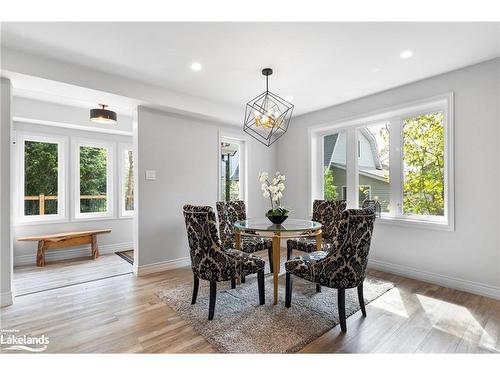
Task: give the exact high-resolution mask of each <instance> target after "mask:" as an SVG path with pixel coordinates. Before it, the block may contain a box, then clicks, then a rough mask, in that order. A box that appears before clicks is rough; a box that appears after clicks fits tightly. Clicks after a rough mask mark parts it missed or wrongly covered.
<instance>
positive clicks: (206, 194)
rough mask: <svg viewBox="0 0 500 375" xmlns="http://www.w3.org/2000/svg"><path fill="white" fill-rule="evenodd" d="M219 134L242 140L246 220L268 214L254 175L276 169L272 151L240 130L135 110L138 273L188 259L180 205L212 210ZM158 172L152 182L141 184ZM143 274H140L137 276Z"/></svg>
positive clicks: (151, 111)
mask: <svg viewBox="0 0 500 375" xmlns="http://www.w3.org/2000/svg"><path fill="white" fill-rule="evenodd" d="M219 132H225V133H226V134H229V133H231V134H235V135H237V136H239V137H243V138H244V139H245V140H246V148H247V166H248V172H247V176H248V184H247V185H248V190H247V205H248V208H247V209H248V214H249V216H263V215H264V212H266V211H267V210H268V207H267V201H266V200H265V199H264V198H263V197H262V196H261V193H260V184H259V183H258V173H259V172H260V171H263V170H266V171H269V172H270V173H272V172H274V171H275V170H276V147H275V146H274V147H270V148H267V147H266V146H263V145H261V144H260V143H258V142H257V141H255V140H253V139H252V138H250V137H245V133H243V130H242V129H241V128H239V127H226V126H223V125H219V124H216V123H211V122H203V121H199V120H195V119H190V118H187V117H181V116H176V115H172V114H167V113H163V112H159V111H155V110H152V109H148V108H145V107H139V109H138V124H137V154H138V155H139V157H138V179H137V184H138V187H137V188H138V191H139V193H138V196H139V201H138V205H137V207H138V212H137V213H136V214H137V223H136V224H137V230H138V236H137V240H138V247H139V271H140V269H141V267H144V266H145V265H151V264H158V263H162V262H168V261H174V260H178V259H185V258H186V257H189V250H188V242H187V236H186V229H185V225H184V217H183V214H182V206H183V205H184V204H187V203H190V204H196V205H209V206H212V207H214V208H215V202H216V201H217V200H218V197H217V184H218V167H219V164H218V163H219V161H218V141H219ZM146 170H156V180H155V181H151V180H145V171H146ZM139 273H141V272H139Z"/></svg>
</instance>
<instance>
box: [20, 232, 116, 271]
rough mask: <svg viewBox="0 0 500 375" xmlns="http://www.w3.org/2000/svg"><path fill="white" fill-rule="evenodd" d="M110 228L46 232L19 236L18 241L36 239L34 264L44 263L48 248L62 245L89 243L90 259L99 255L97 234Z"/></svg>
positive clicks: (41, 265)
mask: <svg viewBox="0 0 500 375" xmlns="http://www.w3.org/2000/svg"><path fill="white" fill-rule="evenodd" d="M110 232H111V229H99V230H87V231H83V232H67V233H56V234H47V235H44V236H30V237H19V238H18V239H17V240H18V241H38V250H37V252H36V265H37V266H38V267H43V266H44V265H45V252H46V251H47V250H48V249H61V248H63V247H70V246H78V245H85V244H90V249H91V255H92V259H95V258H97V257H99V247H98V246H97V235H98V234H103V233H110Z"/></svg>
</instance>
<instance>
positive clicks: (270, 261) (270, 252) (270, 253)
mask: <svg viewBox="0 0 500 375" xmlns="http://www.w3.org/2000/svg"><path fill="white" fill-rule="evenodd" d="M267 255H268V256H269V269H270V270H271V273H273V249H272V248H270V249H267Z"/></svg>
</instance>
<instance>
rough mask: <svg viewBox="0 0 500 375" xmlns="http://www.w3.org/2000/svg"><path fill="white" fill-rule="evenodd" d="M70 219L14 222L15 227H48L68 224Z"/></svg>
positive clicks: (59, 218)
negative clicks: (49, 225) (48, 225)
mask: <svg viewBox="0 0 500 375" xmlns="http://www.w3.org/2000/svg"><path fill="white" fill-rule="evenodd" d="M68 222H69V220H68V218H64V217H57V218H50V219H49V218H44V219H37V220H22V219H20V220H18V221H15V222H14V227H24V226H32V225H47V224H64V223H68Z"/></svg>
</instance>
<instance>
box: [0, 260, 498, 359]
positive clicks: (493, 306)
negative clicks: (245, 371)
mask: <svg viewBox="0 0 500 375" xmlns="http://www.w3.org/2000/svg"><path fill="white" fill-rule="evenodd" d="M369 273H370V274H371V275H374V276H376V277H379V278H382V279H385V280H389V281H392V282H393V283H395V284H396V287H395V288H394V289H392V290H391V291H389V292H387V293H385V294H384V295H382V296H381V297H380V298H378V299H377V300H375V301H373V302H372V303H370V304H369V305H367V313H368V317H366V318H363V317H362V316H361V313H360V312H357V313H356V314H354V315H353V316H351V317H349V318H348V319H347V327H348V331H347V333H346V334H342V333H341V332H340V327H339V326H337V327H334V328H333V329H332V330H330V331H329V332H327V333H326V334H324V335H323V336H321V337H319V338H318V339H316V340H315V341H314V342H312V343H310V344H309V345H307V346H306V347H305V348H304V349H303V350H302V352H304V353H336V352H339V353H367V352H397V353H400V352H406V353H407V352H410V353H414V352H425V353H428V352H429V353H431V352H432V353H436V352H437V353H449V352H451V353H453V352H459V353H500V339H499V338H500V301H496V300H492V299H489V298H485V297H481V296H477V295H473V294H469V293H464V292H459V291H455V290H452V289H447V288H443V287H439V286H436V285H432V284H428V283H424V282H419V281H415V280H411V279H407V278H404V277H399V276H395V275H391V274H388V273H383V272H379V271H374V270H369ZM191 277H192V274H191V270H190V269H189V268H187V267H186V268H181V269H176V270H171V271H167V272H162V273H157V274H153V275H149V276H144V277H139V278H136V277H135V276H134V275H131V274H128V275H123V276H118V277H113V278H109V279H105V280H98V281H94V282H89V283H84V284H79V285H74V286H70V287H65V288H61V289H54V290H49V291H45V292H41V293H35V294H30V295H26V296H22V297H19V298H16V301H15V304H14V305H12V306H8V307H6V308H2V309H1V325H2V328H3V329H18V330H19V333H20V334H30V335H41V334H45V335H48V336H49V338H50V344H49V347H48V352H58V353H111V352H112V353H141V352H146V353H173V352H176V353H211V352H215V349H214V348H213V347H212V346H211V345H210V344H209V343H208V342H207V341H206V340H205V339H204V338H203V337H201V336H200V335H198V334H197V333H196V332H195V331H194V330H193V329H192V328H191V327H190V326H189V324H187V323H186V322H184V321H183V320H182V319H181V318H180V317H179V316H177V315H176V313H175V312H174V311H173V310H172V309H171V308H170V307H168V306H167V305H165V304H164V303H162V302H160V301H159V300H158V298H157V297H156V296H155V291H156V290H158V289H159V288H161V287H162V285H164V284H166V283H179V282H186V281H188V280H191ZM216 318H217V314H216Z"/></svg>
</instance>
